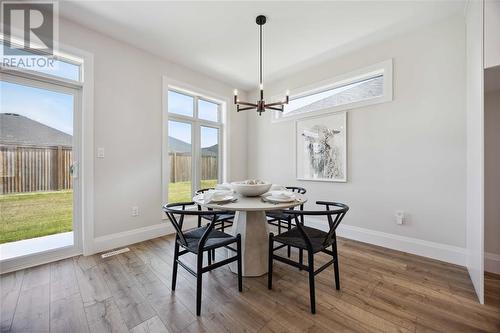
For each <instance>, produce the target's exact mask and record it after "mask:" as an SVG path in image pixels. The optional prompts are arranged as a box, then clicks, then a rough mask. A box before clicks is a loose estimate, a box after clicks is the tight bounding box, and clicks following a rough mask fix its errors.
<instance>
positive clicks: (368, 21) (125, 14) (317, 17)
mask: <svg viewBox="0 0 500 333" xmlns="http://www.w3.org/2000/svg"><path fill="white" fill-rule="evenodd" d="M464 3H465V2H464V0H460V1H458V0H457V1H453V0H450V1H336V2H312V1H301V2H298V1H296V2H283V1H276V2H274V1H273V2H271V1H266V2H257V1H254V2H243V1H233V2H211V1H210V2H209V1H204V2H188V1H185V2H170V1H162V2H159V1H71V2H66V1H65V2H62V1H61V2H60V8H59V10H60V14H61V15H62V16H63V17H66V18H68V19H70V20H72V21H75V22H77V23H80V24H82V25H84V26H86V27H89V28H91V29H94V30H97V31H99V32H101V33H104V34H107V35H109V36H111V37H114V38H116V39H118V40H121V41H124V42H127V43H130V44H132V45H135V46H137V47H139V48H141V49H144V50H146V51H148V52H151V53H153V54H156V55H159V56H161V57H163V58H165V59H168V60H170V61H172V62H175V63H178V64H181V65H184V66H186V67H189V68H191V69H193V70H195V71H199V72H202V73H204V74H207V75H209V76H211V77H214V78H217V79H219V80H222V81H225V82H227V83H229V84H231V85H234V86H235V87H238V88H240V89H247V90H248V89H252V88H255V87H256V85H257V81H258V28H257V25H256V24H255V17H256V16H257V15H258V14H264V15H266V16H267V17H268V21H267V24H266V25H265V26H264V82H270V81H273V80H277V79H281V78H283V77H284V76H285V75H287V74H290V73H291V72H296V71H299V70H301V69H304V68H306V67H307V66H311V65H314V64H315V63H319V62H321V61H323V60H324V59H326V58H332V57H334V56H338V55H339V54H342V53H345V52H347V51H349V50H352V49H355V48H358V47H362V46H363V45H366V44H368V43H373V42H374V41H377V40H380V39H383V38H387V37H389V36H391V35H394V34H396V33H401V32H402V31H405V30H408V29H414V28H417V27H418V26H421V25H425V24H428V23H429V22H432V21H436V20H439V19H442V18H444V17H446V16H450V15H453V14H458V13H460V12H463V9H464Z"/></svg>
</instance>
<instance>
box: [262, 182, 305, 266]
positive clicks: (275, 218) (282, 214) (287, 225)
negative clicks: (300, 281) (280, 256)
mask: <svg viewBox="0 0 500 333" xmlns="http://www.w3.org/2000/svg"><path fill="white" fill-rule="evenodd" d="M286 189H287V190H289V191H292V192H295V193H299V194H306V192H307V190H306V189H305V188H303V187H297V186H286ZM300 210H304V204H302V205H300ZM266 216H267V222H268V223H269V224H271V225H274V226H277V227H278V234H281V228H284V229H285V230H290V229H292V221H293V219H294V215H291V214H287V211H271V212H266ZM300 218H301V222H302V223H304V217H303V216H301V217H300ZM287 254H288V258H290V254H291V249H290V246H287Z"/></svg>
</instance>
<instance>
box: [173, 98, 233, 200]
mask: <svg viewBox="0 0 500 333" xmlns="http://www.w3.org/2000/svg"><path fill="white" fill-rule="evenodd" d="M167 96H168V97H167V112H168V120H167V124H166V125H167V133H168V138H167V140H168V158H167V161H166V164H167V169H168V170H167V174H168V178H167V179H168V188H167V193H168V196H167V200H168V202H181V201H191V199H192V197H193V193H194V192H195V191H196V190H198V189H201V188H207V187H214V186H215V185H216V184H217V183H218V182H220V179H221V152H222V150H221V138H222V129H223V127H222V122H221V110H222V103H221V102H217V101H215V100H213V99H211V98H206V97H201V96H199V95H197V94H194V93H190V92H185V91H182V90H180V89H174V88H169V89H168V92H167Z"/></svg>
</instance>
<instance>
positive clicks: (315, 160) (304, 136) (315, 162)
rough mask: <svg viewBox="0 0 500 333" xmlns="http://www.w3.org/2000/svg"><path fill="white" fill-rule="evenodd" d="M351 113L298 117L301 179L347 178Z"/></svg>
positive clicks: (342, 179)
mask: <svg viewBox="0 0 500 333" xmlns="http://www.w3.org/2000/svg"><path fill="white" fill-rule="evenodd" d="M346 141H347V113H346V112H341V113H336V114H332V115H328V116H322V117H315V118H306V119H300V120H297V133H296V166H297V179H299V180H317V181H331V182H346V181H347V145H346Z"/></svg>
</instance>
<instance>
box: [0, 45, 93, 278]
mask: <svg viewBox="0 0 500 333" xmlns="http://www.w3.org/2000/svg"><path fill="white" fill-rule="evenodd" d="M59 48H60V49H61V50H64V52H67V54H70V55H72V56H74V57H78V58H79V59H81V61H82V62H81V65H80V66H81V67H80V75H81V82H76V81H71V80H66V79H62V78H57V77H53V76H51V75H47V74H44V73H39V72H33V71H28V70H22V69H14V68H6V67H4V66H0V77H1V79H4V77H9V78H14V79H13V80H26V79H27V80H28V81H30V82H35V81H38V82H40V84H42V85H43V82H45V83H52V84H55V85H58V86H60V87H66V88H73V89H78V93H77V95H76V96H75V99H74V102H75V104H77V106H76V107H75V110H74V112H75V113H76V112H78V121H79V124H78V125H79V126H75V128H74V132H73V137H74V138H75V136H76V135H75V130H76V131H77V132H78V135H77V136H78V138H77V139H76V140H78V148H79V161H78V162H79V163H78V167H77V168H78V179H79V181H78V184H79V187H80V188H79V190H78V193H77V195H78V200H79V205H78V207H75V205H74V207H73V213H74V214H75V211H76V212H77V214H78V219H79V223H78V227H77V228H75V227H74V231H73V232H74V244H73V246H70V247H64V248H58V249H54V250H48V251H43V252H39V253H37V254H32V255H27V256H20V257H17V258H12V259H7V260H3V261H0V274H3V273H8V272H12V271H16V270H20V269H24V268H28V267H32V266H37V265H41V264H45V263H49V262H53V261H57V260H61V259H65V258H70V257H73V256H77V255H80V254H83V255H91V254H94V253H95V250H94V55H93V54H92V53H90V52H86V51H83V50H80V49H78V48H75V47H72V46H69V45H65V44H63V43H59ZM45 87H46V86H45ZM76 118H77V117H76V116H74V121H75V119H76ZM74 140H75V139H74ZM75 192H76V191H75V190H74V191H73V193H74V195H75ZM75 229H78V230H75ZM76 233H78V236H77V237H75V235H76Z"/></svg>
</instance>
